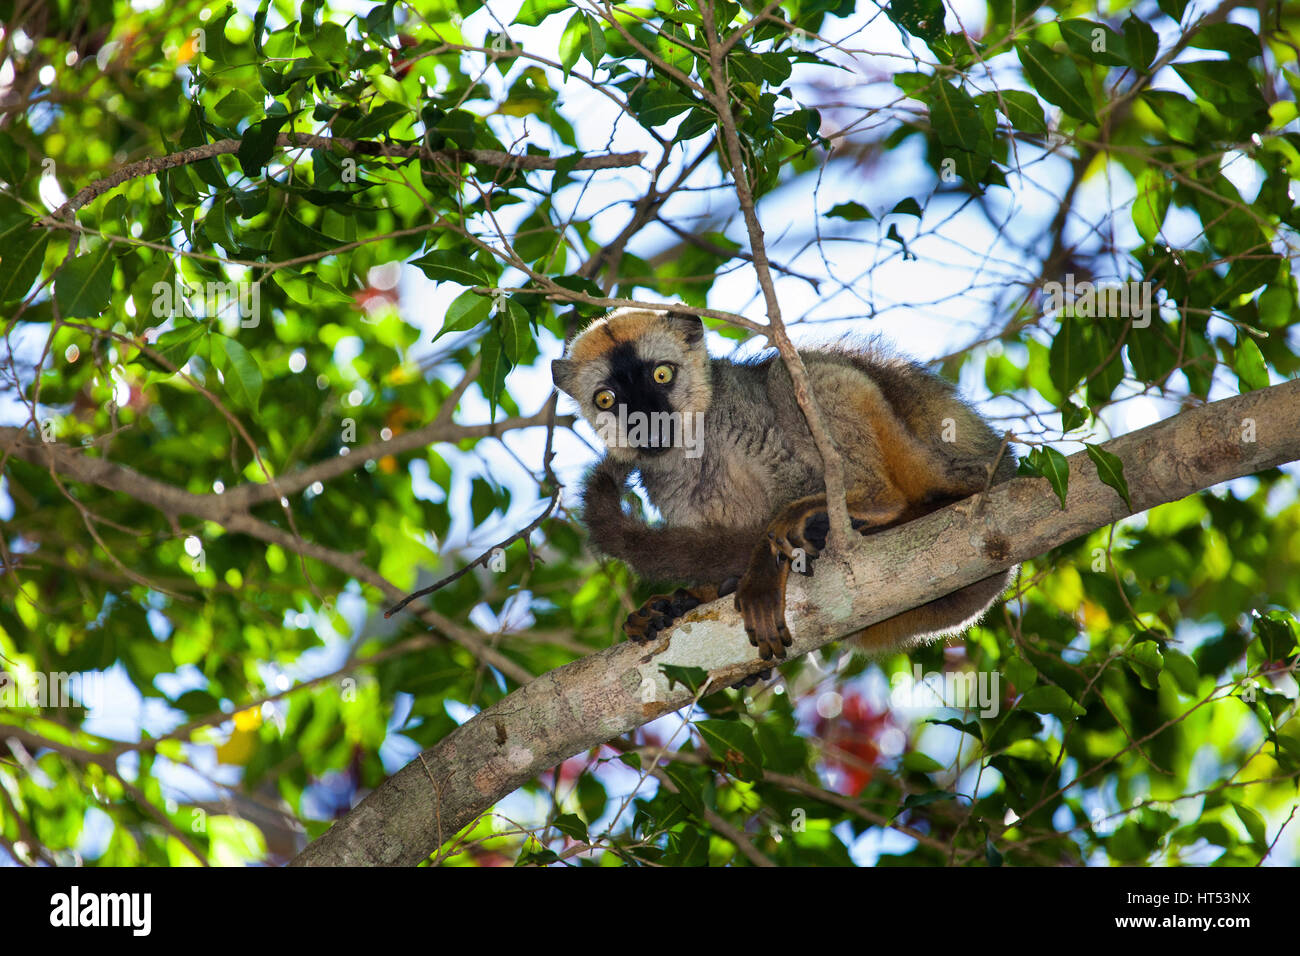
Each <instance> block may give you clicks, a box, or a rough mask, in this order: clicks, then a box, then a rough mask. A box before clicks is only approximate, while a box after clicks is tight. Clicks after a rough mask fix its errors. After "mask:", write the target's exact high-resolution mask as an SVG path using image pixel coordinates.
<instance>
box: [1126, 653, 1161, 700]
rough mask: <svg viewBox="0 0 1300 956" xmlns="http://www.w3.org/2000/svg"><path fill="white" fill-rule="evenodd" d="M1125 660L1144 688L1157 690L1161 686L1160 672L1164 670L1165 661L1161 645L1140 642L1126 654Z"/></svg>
mask: <svg viewBox="0 0 1300 956" xmlns="http://www.w3.org/2000/svg"><path fill="white" fill-rule="evenodd" d="M1124 660H1125V661H1126V662H1127V663H1128V666H1129V668H1130V669H1131V670H1132V671H1133V673H1134V674H1136V675H1137V676H1138V680H1140V681H1141V682H1142V686H1143V687H1145V688H1147V689H1148V690H1155V689H1156V688H1158V687H1159V686H1160V671H1161V670H1163V669H1164V666H1165V659H1164V657H1163V656H1162V655H1161V653H1160V645H1159V644H1157V643H1156V642H1155V641H1139V642H1138V643H1137V644H1134V645H1133V646H1132V647H1130V648H1129V649H1128V650H1126V651H1125V652H1124Z"/></svg>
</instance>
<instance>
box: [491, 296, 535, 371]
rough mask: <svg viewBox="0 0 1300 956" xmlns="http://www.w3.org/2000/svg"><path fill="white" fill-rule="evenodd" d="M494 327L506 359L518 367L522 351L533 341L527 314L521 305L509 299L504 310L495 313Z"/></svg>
mask: <svg viewBox="0 0 1300 956" xmlns="http://www.w3.org/2000/svg"><path fill="white" fill-rule="evenodd" d="M496 326H497V330H498V331H499V332H500V334H501V344H502V346H503V347H504V348H505V353H506V358H507V359H509V360H510V363H511V364H512V365H518V364H519V360H520V359H521V358H522V356H523V354H524V349H525V348H527V347H528V345H529V343H531V342H532V340H533V336H532V332H531V330H530V329H529V322H528V313H527V312H526V311H525V310H524V307H523V306H522V305H520V304H519V303H518V302H516V301H515V300H514V299H510V300H509V301H508V302H507V303H506V307H505V309H503V310H501V311H499V312H497V317H496Z"/></svg>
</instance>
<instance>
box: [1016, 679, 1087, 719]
mask: <svg viewBox="0 0 1300 956" xmlns="http://www.w3.org/2000/svg"><path fill="white" fill-rule="evenodd" d="M1020 706H1021V707H1024V708H1025V709H1026V710H1032V711H1033V712H1034V713H1036V714H1051V715H1052V716H1053V717H1056V718H1058V719H1059V720H1062V721H1066V722H1069V721H1070V720H1071V719H1072V718H1074V717H1082V716H1083V715H1084V714H1086V713H1087V711H1086V710H1085V709H1084V708H1083V707H1081V706H1080V705H1079V704H1078V703H1077V702H1076V701H1075V700H1074V699H1073V698H1071V697H1070V695H1069V694H1067V693H1066V692H1065V691H1064V690H1063V689H1061V688H1060V687H1052V686H1043V687H1032V688H1030V689H1029V690H1028V691H1026V692H1025V696H1024V697H1023V698H1021V700H1020Z"/></svg>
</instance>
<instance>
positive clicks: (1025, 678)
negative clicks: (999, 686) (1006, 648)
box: [1002, 656, 1038, 694]
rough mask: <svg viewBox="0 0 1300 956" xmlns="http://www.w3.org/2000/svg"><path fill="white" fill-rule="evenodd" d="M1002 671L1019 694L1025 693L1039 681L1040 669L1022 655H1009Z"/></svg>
mask: <svg viewBox="0 0 1300 956" xmlns="http://www.w3.org/2000/svg"><path fill="white" fill-rule="evenodd" d="M1002 673H1003V674H1005V675H1006V677H1007V680H1009V681H1010V682H1011V684H1012V686H1013V687H1015V689H1016V693H1017V694H1023V693H1024V692H1025V691H1027V690H1029V688H1031V687H1033V686H1034V685H1035V684H1036V683H1038V671H1037V670H1036V669H1035V667H1034V665H1033V664H1031V663H1029V661H1027V660H1025V659H1024V658H1023V657H1020V656H1014V657H1008V658H1007V659H1006V661H1004V662H1003V664H1002Z"/></svg>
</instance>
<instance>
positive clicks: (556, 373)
mask: <svg viewBox="0 0 1300 956" xmlns="http://www.w3.org/2000/svg"><path fill="white" fill-rule="evenodd" d="M574 371H575V369H574V367H573V360H572V359H554V360H553V361H552V362H551V381H553V382H554V383H555V387H556V388H558V389H559V390H560V391H562V392H564V393H565V394H566V395H572V394H573V392H572V391H571V387H572V385H573V373H574Z"/></svg>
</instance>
